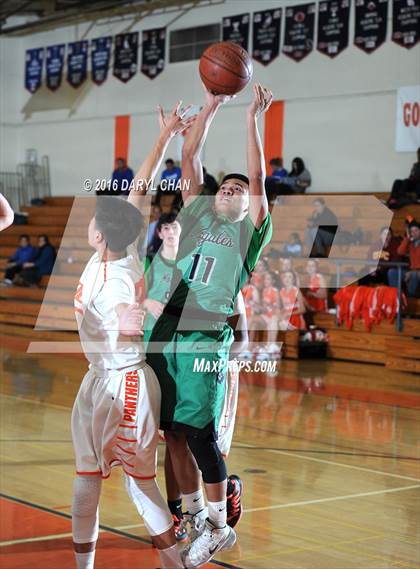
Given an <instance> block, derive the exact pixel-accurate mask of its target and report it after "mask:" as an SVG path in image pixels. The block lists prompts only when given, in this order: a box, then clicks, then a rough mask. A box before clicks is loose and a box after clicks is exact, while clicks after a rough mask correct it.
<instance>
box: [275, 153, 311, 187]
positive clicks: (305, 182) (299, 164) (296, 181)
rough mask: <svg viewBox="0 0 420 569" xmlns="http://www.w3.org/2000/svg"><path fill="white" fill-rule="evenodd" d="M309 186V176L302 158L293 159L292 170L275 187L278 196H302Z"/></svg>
mask: <svg viewBox="0 0 420 569" xmlns="http://www.w3.org/2000/svg"><path fill="white" fill-rule="evenodd" d="M310 185H311V175H310V173H309V171H308V170H307V169H306V168H305V163H304V161H303V160H302V158H298V157H297V158H294V159H293V161H292V169H291V170H290V172H289V174H288V176H286V177H284V178H283V179H282V180H281V181H280V183H279V184H278V185H277V194H278V195H294V194H303V193H305V191H306V189H307V188H309V186H310Z"/></svg>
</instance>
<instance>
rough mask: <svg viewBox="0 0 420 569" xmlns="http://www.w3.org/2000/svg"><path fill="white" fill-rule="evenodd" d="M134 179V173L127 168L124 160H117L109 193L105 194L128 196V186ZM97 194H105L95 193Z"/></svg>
mask: <svg viewBox="0 0 420 569" xmlns="http://www.w3.org/2000/svg"><path fill="white" fill-rule="evenodd" d="M133 179H134V172H133V170H132V169H131V168H129V167H128V166H127V162H126V161H125V159H124V158H117V167H116V168H115V170H114V171H113V172H112V180H111V191H110V192H109V194H108V192H106V193H107V194H108V195H113V196H119V195H124V196H128V194H129V192H130V184H131V182H132V181H133ZM97 194H98V195H99V194H101V195H104V194H105V192H99V191H98V192H97Z"/></svg>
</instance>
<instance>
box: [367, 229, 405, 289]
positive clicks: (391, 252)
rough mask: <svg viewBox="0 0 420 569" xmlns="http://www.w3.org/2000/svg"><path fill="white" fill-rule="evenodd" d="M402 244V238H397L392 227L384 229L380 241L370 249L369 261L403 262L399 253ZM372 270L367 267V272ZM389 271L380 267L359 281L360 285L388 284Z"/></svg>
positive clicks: (387, 268) (382, 266)
mask: <svg viewBox="0 0 420 569" xmlns="http://www.w3.org/2000/svg"><path fill="white" fill-rule="evenodd" d="M400 244H401V238H400V237H395V236H394V234H393V232H392V229H391V228H390V227H382V229H381V231H380V237H379V239H378V240H377V241H375V242H374V243H372V244H371V246H370V247H369V250H368V254H367V258H368V260H369V261H403V260H404V259H403V257H402V255H400V254H399V253H398V247H399V246H400ZM371 269H372V267H367V270H371ZM389 270H390V267H386V266H384V265H379V266H378V268H377V269H376V270H375V271H374V272H371V273H369V274H368V275H366V276H365V277H363V278H361V279H359V285H367V284H369V283H374V284H388V271H389ZM364 272H366V269H365V271H364Z"/></svg>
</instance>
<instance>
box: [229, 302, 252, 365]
mask: <svg viewBox="0 0 420 569" xmlns="http://www.w3.org/2000/svg"><path fill="white" fill-rule="evenodd" d="M233 310H234V313H233V315H232V316H231V317H230V318H229V319H228V324H229V326H231V328H233V337H234V341H233V344H232V346H231V348H230V358H232V357H234V356H235V355H237V354H240V353H241V352H243V351H244V350H245V349H246V347H247V345H248V341H249V338H248V322H247V318H246V311H245V302H244V297H243V295H242V292H240V291H239V294H238V295H237V297H236V299H235V305H234V308H233Z"/></svg>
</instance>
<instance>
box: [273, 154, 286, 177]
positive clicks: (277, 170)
mask: <svg viewBox="0 0 420 569" xmlns="http://www.w3.org/2000/svg"><path fill="white" fill-rule="evenodd" d="M270 168H271V177H272V178H275V179H276V180H281V179H282V178H285V177H286V176H287V170H286V168H283V158H272V159H271V160H270Z"/></svg>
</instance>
